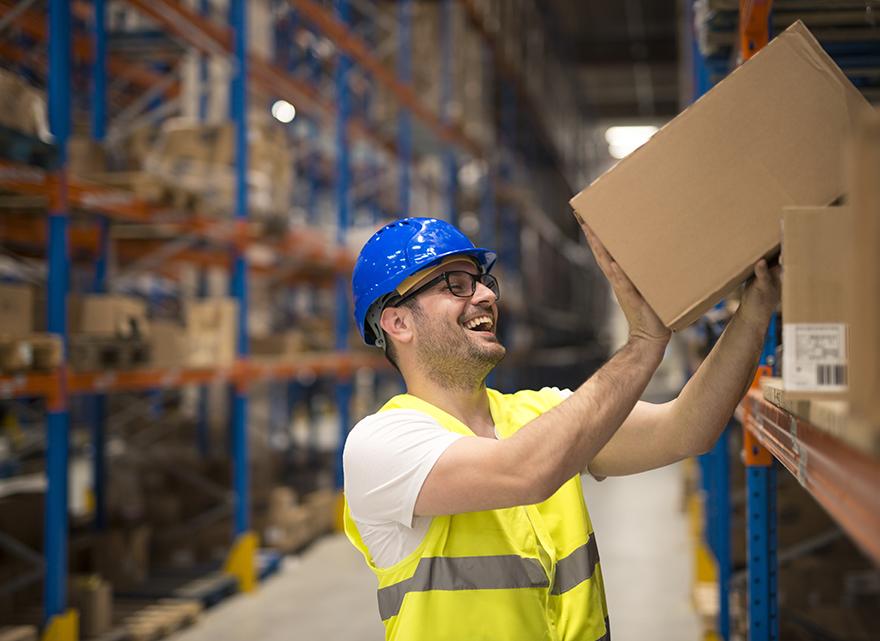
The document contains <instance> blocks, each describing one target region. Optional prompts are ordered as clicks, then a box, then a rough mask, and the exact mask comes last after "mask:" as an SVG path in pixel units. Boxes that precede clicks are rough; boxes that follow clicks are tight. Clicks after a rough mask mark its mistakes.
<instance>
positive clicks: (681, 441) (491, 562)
mask: <svg viewBox="0 0 880 641" xmlns="http://www.w3.org/2000/svg"><path fill="white" fill-rule="evenodd" d="M587 239H588V241H589V243H590V246H591V248H592V249H593V254H594V256H595V257H596V261H597V263H598V265H599V267H600V268H601V269H602V271H603V273H604V274H605V276H606V277H607V278H608V280H609V282H610V283H611V286H612V288H613V290H614V293H615V295H616V296H617V300H618V302H619V303H620V305H621V308H622V309H623V312H624V314H625V316H626V318H627V321H628V322H629V330H630V331H629V340H628V341H627V343H626V345H624V347H622V348H621V349H620V350H619V351H618V352H617V353H616V354H614V355H613V356H612V357H611V358H610V359H609V360H608V362H607V363H606V364H605V365H604V366H603V367H602V368H600V369H599V370H598V371H597V372H596V373H595V374H594V375H593V376H592V377H590V378H589V379H588V380H587V381H586V382H585V383H584V384H583V385H581V386H580V387H579V388H578V389H577V390H576V391H574V392H572V391H569V390H559V389H557V388H553V387H545V388H543V389H541V390H524V391H519V392H516V393H514V394H502V393H500V392H498V391H495V390H492V389H488V388H487V387H486V384H485V381H486V377H487V375H488V374H489V372H491V370H492V369H493V368H494V367H495V365H497V364H498V362H499V361H500V360H501V359H502V358H503V357H504V353H505V348H504V346H503V345H501V343H500V342H499V341H498V338H497V337H496V335H495V329H496V327H497V321H498V300H499V297H500V296H501V290H500V286H499V283H498V281H497V280H496V279H495V277H494V276H492V274H491V273H490V272H491V269H492V266H493V265H494V263H495V258H496V257H495V253H494V252H492V251H490V250H487V249H480V248H477V247H474V245H473V244H472V243H471V242H470V241H469V240H468V239H467V238H466V237H465V236H464V235H463V234H462V233H461V232H460V231H459V230H457V229H456V228H455V227H453V226H452V225H450V224H448V223H446V222H443V221H441V220H437V219H433V218H406V219H402V220H399V221H397V222H394V223H391V224H389V225H387V226H385V227H383V228H382V229H380V230H379V231H378V232H376V234H375V235H374V236H373V237H372V238H371V239H370V240H369V241H368V242H367V243H366V245H365V246H364V248H363V249H362V250H361V253H360V256H359V257H358V261H357V263H356V265H355V269H354V275H353V281H352V284H353V290H354V301H355V320H356V322H357V325H358V329H359V331H360V333H361V336H363V338H364V340H365V341H366V342H367V343H368V344H370V345H375V346H377V347H379V348H382V349H384V351H385V354H386V356H387V357H388V359H389V360H390V361H391V362H392V363H393V364H394V365H395V367H397V368H398V370H399V371H400V373H401V375H402V376H403V379H404V382H405V383H406V390H407V392H406V393H405V394H400V395H398V396H395V397H394V398H392V399H391V400H389V401H388V402H387V403H386V404H385V405H384V406H383V407H382V408H381V409H380V410H379V411H378V412H377V413H376V414H373V415H371V416H368V417H366V418H364V419H363V420H362V421H361V422H360V423H358V424H357V425H356V426H355V427H354V429H353V430H352V431H351V433H350V434H349V437H348V440H347V442H346V446H345V452H344V457H343V462H344V473H345V497H346V510H345V531H346V534H347V535H348V537H349V539H350V540H351V541H352V543H353V544H354V545H355V546H356V547H357V548H358V549H359V550H360V551H361V552H362V553H363V555H364V558H365V559H366V561H367V564H368V565H369V567H370V568H371V569H372V570H373V572H374V573H375V574H376V577H377V579H378V582H379V589H378V603H379V615H380V617H381V619H382V621H383V623H384V624H385V633H386V638H387V639H406V640H418V641H440V640H447V639H448V640H455V641H459V640H461V639H468V640H478V639H486V640H489V639H492V640H497V639H504V640H505V641H519V640H522V641H536V640H539V639H546V640H560V641H575V640H577V641H597V640H601V639H606V640H607V639H610V627H609V621H608V613H607V608H606V604H605V594H604V589H603V583H602V572H601V565H600V562H599V552H598V546H597V544H596V538H595V536H594V534H593V527H592V524H591V523H590V517H589V513H588V512H587V508H586V505H585V504H584V497H583V493H582V488H581V483H580V474H581V473H585V472H588V473H591V474H593V475H595V476H597V477H604V476H612V475H624V474H634V473H637V472H642V471H646V470H650V469H654V468H657V467H661V466H663V465H668V464H670V463H673V462H675V461H678V460H681V459H682V458H685V457H688V456H692V455H696V454H699V453H702V452H705V451H708V450H709V449H710V448H711V447H712V444H713V443H714V442H715V440H716V439H717V438H718V436H719V435H720V434H721V432H722V431H723V429H724V426H725V424H726V423H727V421H728V420H729V418H730V416H731V414H732V413H733V410H734V408H735V407H736V404H737V402H738V401H739V399H740V398H741V396H742V394H743V392H744V390H745V389H746V388H747V385H748V383H749V381H750V380H751V377H752V375H753V372H754V368H755V366H756V365H757V361H758V355H759V354H760V350H761V346H762V344H763V337H764V332H765V331H766V328H767V324H768V322H769V319H770V315H771V314H772V312H773V310H774V309H775V307H776V305H777V303H778V300H779V274H778V270H774V271H772V272H771V271H770V270H768V268H767V265H766V263H765V262H764V261H761V262H759V263H758V264H757V265H756V267H755V275H756V278H755V280H754V281H753V283H752V284H751V285H750V286H749V287H747V288H746V291H745V292H744V295H743V302H742V305H741V306H740V309H739V311H738V312H737V314H736V315H735V317H734V318H733V320H732V321H731V323H730V324H729V326H728V327H727V329H726V331H725V333H724V334H723V336H722V337H721V339H720V340H719V341H718V343H717V345H716V347H715V349H714V350H713V351H712V353H711V354H710V355H709V357H708V358H707V359H706V361H705V362H704V364H703V365H702V366H701V367H700V369H699V371H698V372H697V373H696V374H695V375H694V376H693V378H692V379H691V380H690V381H689V382H688V384H687V385H686V386H685V388H684V390H682V393H681V394H680V395H679V397H678V398H677V399H675V400H673V401H670V402H669V403H665V404H660V405H654V404H650V403H644V402H641V401H639V400H638V399H639V397H640V396H641V394H642V392H643V391H644V389H645V387H646V385H647V384H648V381H649V380H650V378H651V375H652V374H653V373H654V371H655V370H656V368H657V367H658V365H659V364H660V361H661V359H662V357H663V352H664V350H665V348H666V344H667V342H668V341H669V336H670V334H669V330H668V329H666V327H664V326H663V324H662V323H661V322H660V320H659V319H658V318H657V316H656V315H655V314H654V312H653V311H652V310H651V308H650V307H649V306H648V305H647V303H646V302H645V301H644V299H643V298H642V297H641V295H640V294H639V293H638V291H637V290H636V289H635V287H633V285H632V283H631V282H630V281H629V280H628V279H627V278H626V276H625V275H624V274H623V272H622V271H621V269H620V267H619V266H618V265H617V264H616V263H615V262H614V260H613V259H612V258H611V256H610V255H609V254H608V252H607V251H606V250H605V248H604V247H603V246H602V245H601V243H599V242H598V240H596V239H595V238H594V237H593V236H592V234H588V236H587Z"/></svg>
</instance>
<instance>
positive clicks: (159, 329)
mask: <svg viewBox="0 0 880 641" xmlns="http://www.w3.org/2000/svg"><path fill="white" fill-rule="evenodd" d="M189 351H190V345H189V343H188V336H187V333H186V330H185V329H184V328H183V326H181V325H179V324H178V323H173V322H170V321H154V322H153V323H152V324H151V326H150V363H151V364H152V365H153V367H159V368H163V369H172V368H175V367H186V366H187V364H188V363H189Z"/></svg>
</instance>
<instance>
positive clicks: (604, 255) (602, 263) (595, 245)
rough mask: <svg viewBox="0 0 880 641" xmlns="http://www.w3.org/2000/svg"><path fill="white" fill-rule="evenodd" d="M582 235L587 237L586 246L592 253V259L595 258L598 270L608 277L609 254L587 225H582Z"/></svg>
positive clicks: (610, 260) (610, 261)
mask: <svg viewBox="0 0 880 641" xmlns="http://www.w3.org/2000/svg"><path fill="white" fill-rule="evenodd" d="M583 229H584V234H585V235H586V237H587V244H588V245H589V246H590V249H591V250H592V252H593V257H595V259H596V262H597V263H598V265H599V268H600V269H601V270H602V272H603V273H604V274H605V276H608V272H609V270H610V267H611V263H612V258H611V254H609V253H608V250H607V249H605V245H603V244H602V242H601V241H600V240H599V239H598V238H597V237H596V234H595V233H594V232H593V230H592V229H591V228H590V226H589V225H587V224H586V223H584V226H583Z"/></svg>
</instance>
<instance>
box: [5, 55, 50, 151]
mask: <svg viewBox="0 0 880 641" xmlns="http://www.w3.org/2000/svg"><path fill="white" fill-rule="evenodd" d="M0 125H2V126H4V127H9V128H10V129H15V130H16V131H20V132H22V133H25V134H28V135H30V136H34V137H36V138H39V139H40V140H43V141H45V142H49V141H51V140H52V135H51V134H50V133H49V117H48V111H47V109H46V94H45V93H44V92H42V91H40V90H39V89H37V88H35V87H33V86H32V85H30V84H29V83H28V82H27V81H26V80H24V79H23V78H21V77H19V76H18V75H17V74H14V73H12V72H10V71H6V70H5V69H0Z"/></svg>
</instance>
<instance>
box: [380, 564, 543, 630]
mask: <svg viewBox="0 0 880 641" xmlns="http://www.w3.org/2000/svg"><path fill="white" fill-rule="evenodd" d="M548 585H550V581H549V579H548V578H547V575H546V573H545V572H544V568H542V567H541V564H540V563H539V562H538V561H537V560H536V559H529V558H524V557H521V556H516V555H513V554H506V555H502V556H462V557H445V556H436V557H427V558H423V559H420V560H419V564H418V566H417V567H416V571H415V572H414V573H413V575H412V576H411V577H410V578H408V579H405V580H403V581H400V582H399V583H395V584H394V585H389V586H387V587H384V588H381V589H380V590H379V592H378V596H379V615H380V616H381V617H382V620H383V621H385V620H386V619H389V618H390V617H393V616H395V615H396V614H397V613H398V612H400V607H401V605H403V597H405V596H406V595H407V594H408V593H410V592H426V591H428V590H504V589H513V588H546V587H547V586H548Z"/></svg>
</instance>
